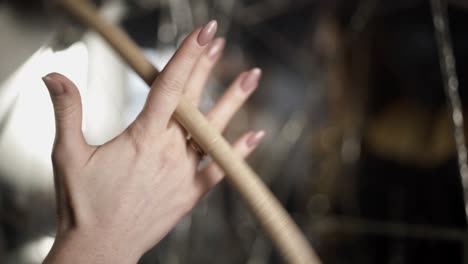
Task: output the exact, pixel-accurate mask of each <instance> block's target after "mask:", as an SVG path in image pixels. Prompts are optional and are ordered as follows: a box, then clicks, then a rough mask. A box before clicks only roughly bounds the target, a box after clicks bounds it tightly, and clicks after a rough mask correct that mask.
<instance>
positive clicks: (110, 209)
mask: <svg viewBox="0 0 468 264" xmlns="http://www.w3.org/2000/svg"><path fill="white" fill-rule="evenodd" d="M211 26H213V25H211ZM206 31H207V30H206V27H205V29H197V30H195V31H194V32H192V33H191V34H190V35H189V36H188V37H187V38H186V40H185V41H184V42H183V44H182V45H181V47H180V48H179V49H178V51H177V52H176V54H175V55H174V56H173V58H172V59H171V61H170V62H169V63H168V65H167V66H166V67H165V69H164V70H163V71H162V72H161V74H160V75H159V77H158V78H157V79H156V80H155V82H154V83H153V85H152V87H151V88H152V89H151V91H150V93H149V96H148V99H147V102H146V104H145V107H144V109H143V110H142V112H141V113H140V115H139V116H138V117H137V118H136V120H135V121H134V122H133V123H132V124H131V125H130V126H129V127H128V128H127V129H126V130H125V131H124V132H122V133H121V134H120V135H119V136H117V137H116V138H114V139H113V140H111V141H109V142H108V143H106V144H104V145H102V146H91V145H88V144H87V143H86V141H85V139H84V137H83V134H82V130H81V120H82V109H81V99H80V95H79V92H78V90H77V88H76V87H75V85H74V84H73V83H72V82H71V81H70V80H68V79H67V78H66V77H65V76H62V75H60V74H57V73H52V74H49V75H48V76H46V77H44V82H45V83H46V86H47V87H48V90H49V93H50V95H51V98H52V103H53V105H54V111H55V116H56V140H55V144H54V149H53V154H52V161H53V167H54V176H55V186H56V197H57V212H58V227H57V235H56V240H55V243H54V246H53V248H52V250H51V252H50V253H49V255H48V256H47V258H46V260H45V262H44V263H47V264H53V263H71V264H73V263H137V262H138V260H139V259H140V257H141V256H142V255H143V254H144V253H145V252H146V251H147V250H149V249H150V248H152V247H153V246H154V245H156V244H157V243H158V242H159V241H160V240H161V239H162V238H163V237H164V236H165V235H166V234H167V233H168V232H169V231H170V230H171V229H172V228H173V227H174V226H175V225H176V223H177V222H178V221H179V220H180V219H181V218H182V217H183V216H184V215H186V214H187V213H189V212H190V211H191V209H192V208H193V207H194V206H195V204H196V203H197V201H198V200H199V199H200V198H201V197H202V196H203V195H204V194H205V193H206V192H208V191H209V190H210V189H211V188H212V187H213V186H215V185H216V184H217V183H218V182H219V181H220V180H222V178H223V176H224V173H223V172H222V170H221V169H220V168H219V167H217V165H216V164H213V163H211V164H208V165H207V166H205V167H204V168H198V163H199V162H200V156H199V155H198V154H197V153H196V152H195V151H194V150H193V149H192V148H191V147H190V146H188V145H187V141H186V131H185V130H184V129H183V128H181V126H180V125H178V124H177V123H176V122H175V121H173V120H172V119H171V116H172V113H173V112H174V110H175V108H176V106H177V103H178V100H179V98H180V96H181V95H182V94H183V95H184V96H187V97H188V98H190V100H192V101H193V103H194V104H196V105H198V103H199V100H200V96H201V93H202V91H203V87H204V86H205V84H206V81H207V79H208V77H209V74H210V71H211V69H212V68H213V66H214V65H215V63H216V61H217V60H218V59H219V57H220V54H221V51H222V47H223V46H224V40H223V39H216V40H212V39H213V35H214V33H210V32H209V34H208V36H207V35H206ZM203 32H205V33H203ZM203 34H205V35H203ZM210 34H211V35H210ZM216 50H217V51H216ZM259 78H260V72H259V70H258V69H254V70H251V71H249V72H244V73H241V74H240V75H239V76H238V77H237V78H236V79H235V80H234V82H233V83H232V84H231V86H230V87H229V88H228V89H227V91H226V93H225V94H224V96H223V97H222V98H221V99H220V101H219V102H218V103H217V104H216V105H215V107H214V108H213V109H212V110H211V111H210V112H209V113H208V114H207V118H208V119H209V120H211V121H212V122H213V124H214V125H215V126H216V127H217V128H218V129H219V130H220V131H222V130H224V128H225V127H226V126H227V124H228V122H229V120H230V119H231V118H232V116H233V115H234V114H235V113H236V112H237V111H238V109H239V108H240V107H241V105H242V104H243V103H244V102H245V100H246V99H247V98H248V97H249V95H250V94H251V93H252V92H253V91H254V90H255V88H256V86H257V84H258V80H259ZM263 135H264V132H263V131H260V132H248V133H246V134H244V135H243V136H241V137H240V138H239V139H238V140H237V141H236V142H235V143H234V145H233V146H234V148H235V150H236V151H237V152H238V153H239V154H240V155H242V156H244V157H246V156H247V155H248V154H249V153H251V152H252V151H253V150H254V149H255V147H256V146H257V144H258V143H259V141H260V140H261V138H262V137H263Z"/></svg>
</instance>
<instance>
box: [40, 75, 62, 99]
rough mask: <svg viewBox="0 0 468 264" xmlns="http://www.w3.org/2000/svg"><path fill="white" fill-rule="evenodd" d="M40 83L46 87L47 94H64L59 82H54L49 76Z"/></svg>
mask: <svg viewBox="0 0 468 264" xmlns="http://www.w3.org/2000/svg"><path fill="white" fill-rule="evenodd" d="M42 81H43V82H44V83H45V85H46V86H47V89H48V90H49V93H50V94H51V95H61V94H63V93H64V91H65V90H64V89H63V86H62V84H61V83H60V82H58V81H56V80H54V79H53V78H52V77H50V76H49V75H47V76H44V77H42Z"/></svg>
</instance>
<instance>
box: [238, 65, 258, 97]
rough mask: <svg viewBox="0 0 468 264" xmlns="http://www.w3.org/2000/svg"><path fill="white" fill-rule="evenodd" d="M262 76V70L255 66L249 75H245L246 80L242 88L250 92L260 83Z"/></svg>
mask: <svg viewBox="0 0 468 264" xmlns="http://www.w3.org/2000/svg"><path fill="white" fill-rule="evenodd" d="M261 76H262V70H260V69H259V68H254V69H253V70H251V71H249V72H248V73H247V76H245V77H244V80H242V82H241V88H242V90H244V91H245V92H250V91H252V90H253V89H255V88H256V87H257V85H258V81H259V80H260V77H261Z"/></svg>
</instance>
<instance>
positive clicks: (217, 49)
mask: <svg viewBox="0 0 468 264" xmlns="http://www.w3.org/2000/svg"><path fill="white" fill-rule="evenodd" d="M224 45H225V40H224V38H217V39H215V40H214V41H213V42H212V43H211V46H210V47H209V48H208V58H210V59H211V60H216V59H217V58H218V56H219V55H220V54H221V51H222V50H223V49H224Z"/></svg>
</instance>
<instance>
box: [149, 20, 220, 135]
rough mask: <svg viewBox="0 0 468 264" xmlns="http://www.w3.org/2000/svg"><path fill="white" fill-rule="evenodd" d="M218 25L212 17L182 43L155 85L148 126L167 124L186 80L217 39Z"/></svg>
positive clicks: (151, 97)
mask: <svg viewBox="0 0 468 264" xmlns="http://www.w3.org/2000/svg"><path fill="white" fill-rule="evenodd" d="M216 29H217V23H216V21H211V22H209V23H208V24H207V25H205V26H204V27H203V28H201V29H197V30H195V31H194V32H192V33H191V34H190V35H189V36H188V37H187V38H186V39H185V40H184V42H183V43H182V45H181V46H180V48H179V49H178V50H177V52H176V53H175V54H174V56H173V57H172V59H171V60H170V61H169V63H168V64H167V65H166V67H165V68H164V70H163V71H162V72H161V74H160V75H159V76H158V78H157V79H156V80H155V82H154V83H153V85H152V87H151V91H150V94H149V95H148V100H147V102H146V105H145V108H144V109H143V112H142V118H143V119H145V120H143V123H144V126H145V128H146V129H149V131H148V132H149V134H152V131H154V130H153V129H152V128H153V127H154V128H156V129H157V128H161V127H164V128H165V127H166V126H167V124H168V122H169V120H170V118H171V116H172V114H173V113H174V110H175V108H176V107H177V104H178V102H179V98H180V95H181V94H182V93H183V90H184V87H185V86H186V82H187V80H188V78H189V76H190V73H191V72H192V70H193V68H194V66H195V64H196V62H197V61H198V58H199V57H200V55H201V54H202V52H203V50H204V49H205V46H206V45H207V44H208V43H209V42H210V41H211V40H212V39H213V37H214V35H215V33H216Z"/></svg>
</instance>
